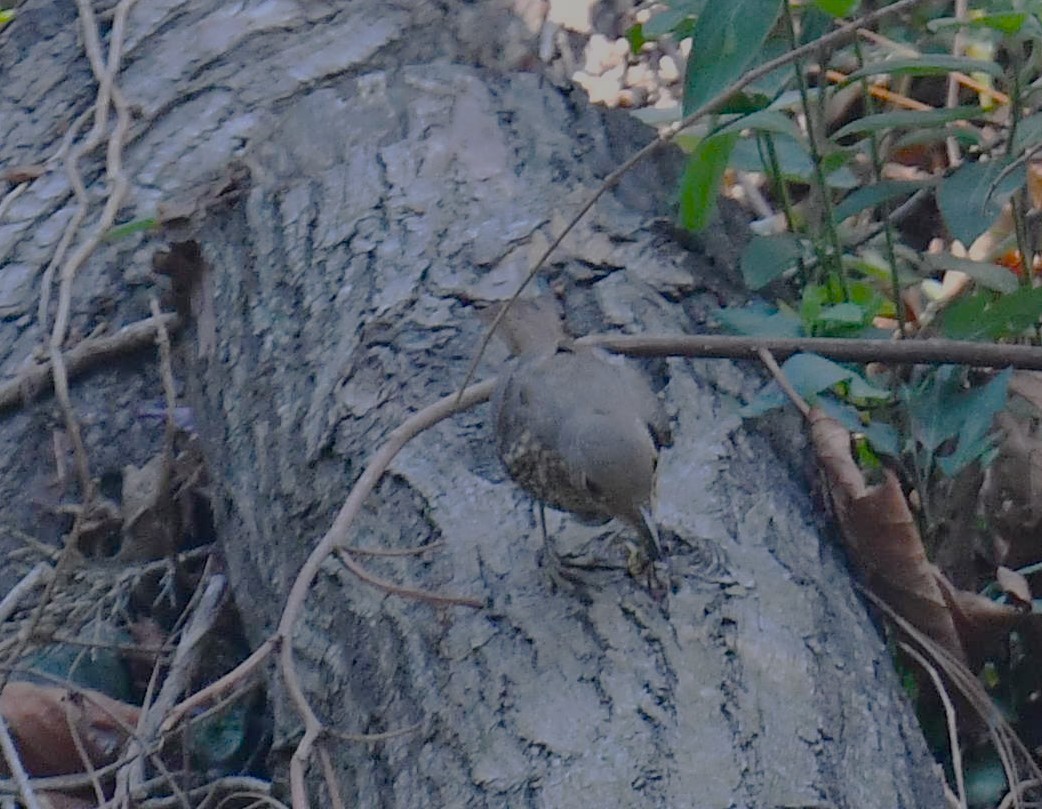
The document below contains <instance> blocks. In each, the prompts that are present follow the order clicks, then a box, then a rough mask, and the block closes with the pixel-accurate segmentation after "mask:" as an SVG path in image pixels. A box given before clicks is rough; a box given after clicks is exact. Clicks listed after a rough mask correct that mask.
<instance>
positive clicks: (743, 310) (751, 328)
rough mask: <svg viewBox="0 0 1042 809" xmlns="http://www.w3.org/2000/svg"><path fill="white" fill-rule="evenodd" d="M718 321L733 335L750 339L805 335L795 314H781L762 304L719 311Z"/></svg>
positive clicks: (732, 307)
mask: <svg viewBox="0 0 1042 809" xmlns="http://www.w3.org/2000/svg"><path fill="white" fill-rule="evenodd" d="M716 319H717V320H719V321H720V325H722V326H723V327H724V328H726V329H728V330H729V331H731V332H732V333H734V334H747V335H749V336H750V337H799V336H801V335H802V334H803V329H802V328H801V327H800V319H799V318H798V317H796V315H795V314H793V313H792V312H788V311H785V312H779V311H778V310H777V309H772V308H770V307H768V306H766V305H765V304H764V303H762V302H760V303H752V304H750V305H748V306H729V307H727V308H726V309H718V310H717V312H716Z"/></svg>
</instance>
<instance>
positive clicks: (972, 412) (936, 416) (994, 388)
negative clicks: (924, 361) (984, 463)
mask: <svg viewBox="0 0 1042 809" xmlns="http://www.w3.org/2000/svg"><path fill="white" fill-rule="evenodd" d="M1011 377H1012V369H1010V368H1007V369H1006V370H1004V371H1002V372H1001V373H999V374H997V375H996V376H995V377H993V378H992V379H991V381H989V382H988V383H987V384H985V385H982V386H980V387H977V388H969V389H967V388H966V386H965V379H966V373H965V370H964V369H962V368H959V367H957V366H954V365H942V366H940V367H938V368H935V369H933V370H932V371H931V372H930V373H929V374H928V375H927V376H926V377H925V378H924V380H923V382H922V383H920V384H919V385H918V386H917V387H916V388H915V389H914V390H911V391H908V392H906V394H905V397H906V401H907V404H908V412H909V414H910V415H911V431H912V436H913V438H914V439H915V441H916V442H917V444H918V446H920V447H921V448H922V449H923V450H924V451H925V452H926V454H927V456H928V457H929V458H933V457H935V455H936V453H937V451H938V450H939V449H941V447H942V446H943V445H945V444H946V443H948V442H950V441H953V440H954V442H955V446H954V448H953V449H952V450H951V451H950V452H948V454H947V455H945V456H943V457H938V458H937V463H938V466H940V468H941V470H942V471H943V472H944V473H945V474H947V475H955V474H957V473H958V472H959V471H960V470H962V469H963V468H964V467H965V466H966V465H967V464H969V463H971V462H972V461H974V460H977V459H979V458H982V457H984V456H985V455H986V454H987V453H988V452H989V451H990V450H991V448H992V447H993V445H994V438H993V435H992V433H991V429H992V422H993V421H994V419H995V416H996V415H997V414H998V413H999V412H1000V411H1001V410H1002V409H1003V408H1004V407H1005V406H1006V393H1007V389H1008V387H1009V380H1010V378H1011Z"/></svg>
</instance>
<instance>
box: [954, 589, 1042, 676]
mask: <svg viewBox="0 0 1042 809" xmlns="http://www.w3.org/2000/svg"><path fill="white" fill-rule="evenodd" d="M937 575H938V584H939V585H940V587H941V589H942V591H943V592H944V596H945V599H946V601H947V603H948V605H949V607H950V608H951V612H952V619H953V620H954V622H955V626H956V628H957V629H958V631H959V637H960V638H962V643H963V647H964V648H965V649H966V653H967V655H968V657H969V659H970V667H971V668H972V669H973V670H976V669H977V668H978V667H979V666H980V665H981V664H982V663H983V662H984V661H985V660H988V659H990V658H995V657H998V656H1000V655H1001V654H1002V652H1003V649H1004V648H1005V647H1006V636H1007V635H1008V634H1009V631H1010V630H1011V629H1013V628H1014V627H1015V626H1017V625H1018V624H1020V623H1021V622H1022V621H1023V619H1024V617H1025V614H1024V610H1023V609H1021V608H1019V607H1015V606H1013V605H1011V604H999V603H997V602H995V601H992V600H991V599H990V598H985V597H984V596H982V595H978V594H977V593H971V592H968V591H966V590H957V589H955V587H953V586H952V585H951V583H950V582H949V581H948V580H947V579H946V578H944V576H943V575H942V574H941V573H940V571H938V574H937Z"/></svg>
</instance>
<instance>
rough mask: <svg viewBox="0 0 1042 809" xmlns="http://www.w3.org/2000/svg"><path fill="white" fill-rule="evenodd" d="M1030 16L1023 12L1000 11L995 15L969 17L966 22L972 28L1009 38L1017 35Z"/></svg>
mask: <svg viewBox="0 0 1042 809" xmlns="http://www.w3.org/2000/svg"><path fill="white" fill-rule="evenodd" d="M1029 16H1030V15H1028V14H1026V13H1025V12H1023V11H1001V12H998V13H996V14H982V15H980V16H979V17H977V16H974V17H971V18H970V19H969V20H968V21H967V22H968V24H969V25H970V26H972V27H974V28H991V29H992V30H994V31H998V32H999V33H1000V34H1005V35H1006V36H1010V35H1012V34H1019V33H1020V29H1021V28H1023V27H1024V23H1026V22H1027V21H1028V18H1029Z"/></svg>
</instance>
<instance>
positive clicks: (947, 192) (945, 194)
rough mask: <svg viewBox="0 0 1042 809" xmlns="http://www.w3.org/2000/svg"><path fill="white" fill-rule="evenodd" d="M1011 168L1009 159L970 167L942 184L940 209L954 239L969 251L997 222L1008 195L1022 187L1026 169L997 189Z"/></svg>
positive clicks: (955, 173)
mask: <svg viewBox="0 0 1042 809" xmlns="http://www.w3.org/2000/svg"><path fill="white" fill-rule="evenodd" d="M1009 165H1010V159H1009V158H1007V157H1003V158H1001V159H999V160H990V161H988V162H987V163H981V162H977V163H967V164H965V165H963V166H961V167H960V168H958V169H956V170H955V171H954V172H953V173H952V174H951V175H949V176H948V177H945V178H944V180H942V181H941V184H940V186H939V187H938V189H937V207H939V208H940V209H941V216H942V217H943V218H944V223H945V224H946V225H947V226H948V230H949V231H950V232H951V235H952V236H953V237H954V238H956V239H958V240H959V241H960V242H962V243H963V244H964V245H966V246H967V247H968V246H969V245H971V244H973V242H974V241H976V239H977V237H978V236H980V235H981V234H982V233H983V232H984V231H985V230H987V229H988V226H989V225H991V223H992V222H994V221H995V219H996V218H997V217H998V215H999V213H1000V212H1001V210H1002V204H1003V203H1004V202H1005V201H1006V199H1007V198H1008V197H1009V195H1010V194H1012V193H1013V192H1014V191H1015V190H1017V189H1018V188H1021V187H1023V185H1024V182H1025V170H1024V167H1023V166H1020V167H1019V168H1018V169H1017V170H1015V171H1012V172H1010V173H1009V174H1008V175H1006V177H1005V178H1003V180H1002V181H1001V182H1000V183H998V185H997V186H995V181H996V180H997V178H998V176H999V174H1000V173H1001V172H1002V171H1003V170H1004V169H1005V168H1006V167H1007V166H1009ZM993 186H995V188H994V190H992V187H993Z"/></svg>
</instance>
